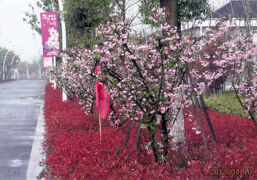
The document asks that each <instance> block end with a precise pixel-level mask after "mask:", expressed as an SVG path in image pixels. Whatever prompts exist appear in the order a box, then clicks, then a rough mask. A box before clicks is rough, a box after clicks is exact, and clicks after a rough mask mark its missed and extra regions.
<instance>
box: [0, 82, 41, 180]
mask: <svg viewBox="0 0 257 180" xmlns="http://www.w3.org/2000/svg"><path fill="white" fill-rule="evenodd" d="M45 84H46V81H44V80H19V81H10V82H1V83H0V180H25V179H26V172H27V169H28V163H29V158H30V152H31V147H32V143H33V136H34V132H35V128H36V124H37V120H38V115H39V110H40V106H41V105H42V103H43V95H44V86H45Z"/></svg>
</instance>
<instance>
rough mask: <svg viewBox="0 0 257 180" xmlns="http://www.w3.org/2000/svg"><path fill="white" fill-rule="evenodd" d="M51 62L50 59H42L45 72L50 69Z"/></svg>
mask: <svg viewBox="0 0 257 180" xmlns="http://www.w3.org/2000/svg"><path fill="white" fill-rule="evenodd" d="M52 66H53V62H52V58H51V57H44V68H45V70H46V71H48V70H49V69H50V68H52Z"/></svg>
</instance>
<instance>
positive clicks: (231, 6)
mask: <svg viewBox="0 0 257 180" xmlns="http://www.w3.org/2000/svg"><path fill="white" fill-rule="evenodd" d="M248 12H249V15H250V18H257V0H251V1H250V8H249V11H248ZM224 16H232V17H234V18H245V17H246V13H245V10H244V6H243V3H242V0H232V1H231V2H229V3H228V4H226V5H224V6H223V7H221V8H219V9H217V10H216V11H215V12H213V13H212V18H221V17H224Z"/></svg>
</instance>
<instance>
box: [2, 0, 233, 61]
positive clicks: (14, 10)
mask: <svg viewBox="0 0 257 180" xmlns="http://www.w3.org/2000/svg"><path fill="white" fill-rule="evenodd" d="M226 1H228V0H218V1H217V0H210V2H211V3H212V4H214V5H215V9H216V8H218V7H220V6H222V5H224V2H226ZM30 3H31V4H34V5H35V3H36V0H0V46H1V47H7V48H9V49H12V50H14V51H15V53H16V54H19V55H20V57H21V59H22V60H23V61H32V59H33V58H34V57H38V56H40V55H41V52H42V46H41V36H39V35H38V34H37V33H35V32H33V31H32V30H31V27H30V26H29V25H28V24H27V23H25V22H23V18H24V17H25V12H26V11H30V8H29V6H28V4H30ZM37 13H38V14H39V13H40V10H37ZM33 34H34V35H33Z"/></svg>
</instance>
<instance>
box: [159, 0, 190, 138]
mask: <svg viewBox="0 0 257 180" xmlns="http://www.w3.org/2000/svg"><path fill="white" fill-rule="evenodd" d="M177 4H178V0H160V5H161V8H164V9H165V12H166V14H167V19H166V21H167V23H168V24H169V25H171V26H173V27H177V28H178V33H180V22H179V20H178V8H177ZM182 96H183V94H182V92H181V101H182ZM174 112H176V110H175V109H174V110H172V114H173V115H174V114H175V113H174ZM171 135H172V136H173V137H174V138H173V140H174V142H175V143H176V142H183V141H184V140H185V129H184V112H183V108H181V110H180V111H179V115H178V117H177V120H176V121H175V123H174V125H173V126H172V129H171Z"/></svg>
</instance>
